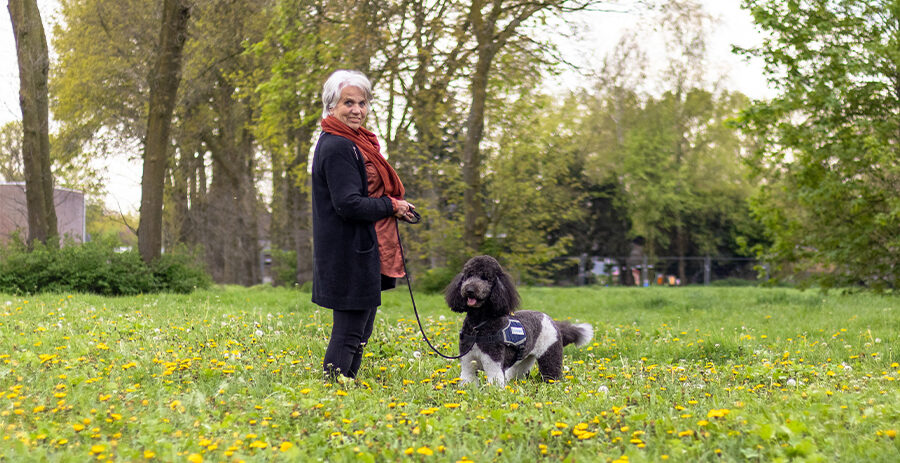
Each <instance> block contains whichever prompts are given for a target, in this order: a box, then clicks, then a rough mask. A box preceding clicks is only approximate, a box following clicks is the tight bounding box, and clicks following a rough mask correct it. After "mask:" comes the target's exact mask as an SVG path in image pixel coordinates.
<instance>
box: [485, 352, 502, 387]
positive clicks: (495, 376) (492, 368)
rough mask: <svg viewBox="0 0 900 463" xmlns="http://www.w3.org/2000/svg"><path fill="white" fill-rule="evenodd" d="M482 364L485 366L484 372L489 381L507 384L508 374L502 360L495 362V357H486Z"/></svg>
mask: <svg viewBox="0 0 900 463" xmlns="http://www.w3.org/2000/svg"><path fill="white" fill-rule="evenodd" d="M482 366H483V367H484V374H485V376H487V380H488V382H489V383H492V384H497V385H499V386H504V385H506V375H505V374H504V372H503V364H502V363H500V362H495V361H494V360H493V359H486V360H485V361H484V362H483V363H482Z"/></svg>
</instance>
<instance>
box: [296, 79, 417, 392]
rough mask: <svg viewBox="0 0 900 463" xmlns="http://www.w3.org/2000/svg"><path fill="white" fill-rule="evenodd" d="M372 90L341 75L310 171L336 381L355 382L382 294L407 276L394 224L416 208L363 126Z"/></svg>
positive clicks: (327, 96) (326, 96) (330, 87)
mask: <svg viewBox="0 0 900 463" xmlns="http://www.w3.org/2000/svg"><path fill="white" fill-rule="evenodd" d="M371 101H372V84H371V83H370V82H369V79H368V78H366V76H365V75H363V74H362V73H360V72H357V71H346V70H339V71H336V72H334V73H333V74H332V75H331V76H330V77H329V78H328V80H327V81H326V82H325V86H324V88H323V89H322V103H323V104H324V107H325V108H324V111H323V112H322V135H321V137H320V138H319V142H318V143H317V144H316V150H315V153H314V155H313V165H312V212H313V258H314V267H313V291H312V301H313V302H314V303H316V304H318V305H320V306H322V307H326V308H329V309H332V313H333V317H334V325H333V327H332V330H331V339H330V340H329V342H328V348H327V350H326V351H325V359H324V362H323V367H324V370H325V372H326V374H327V375H328V376H329V377H331V378H335V379H336V378H337V377H338V375H343V376H346V377H349V378H355V377H356V373H357V371H358V370H359V366H360V362H361V361H362V356H363V347H364V346H365V345H366V343H367V342H368V340H369V336H370V335H371V334H372V326H373V324H374V322H375V313H376V311H377V309H378V306H379V305H381V291H382V290H384V289H390V288H393V287H394V286H395V280H394V279H395V278H398V277H402V276H404V275H405V274H404V271H403V259H402V257H401V253H400V249H399V241H398V236H397V226H396V220H397V218H398V217H408V215H410V214H412V212H411V210H412V209H413V206H412V205H411V204H409V203H408V202H406V201H405V200H404V199H403V195H404V189H403V183H401V182H400V178H399V177H398V176H397V172H396V171H394V169H393V168H392V167H391V165H390V164H388V162H387V160H385V158H384V157H383V156H382V155H381V151H380V148H379V145H378V139H377V137H376V136H375V134H373V133H372V132H370V131H368V130H366V129H365V128H364V127H363V122H365V120H366V115H367V114H368V112H369V103H370V102H371Z"/></svg>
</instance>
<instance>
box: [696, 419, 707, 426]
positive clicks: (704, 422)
mask: <svg viewBox="0 0 900 463" xmlns="http://www.w3.org/2000/svg"><path fill="white" fill-rule="evenodd" d="M708 424H709V421H706V420H700V421H698V422H697V426H706V425H708Z"/></svg>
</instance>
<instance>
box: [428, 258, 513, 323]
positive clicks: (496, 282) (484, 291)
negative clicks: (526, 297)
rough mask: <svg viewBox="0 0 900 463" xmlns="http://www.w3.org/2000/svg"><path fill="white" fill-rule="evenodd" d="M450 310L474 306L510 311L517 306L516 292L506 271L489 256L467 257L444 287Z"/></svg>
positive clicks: (483, 309)
mask: <svg viewBox="0 0 900 463" xmlns="http://www.w3.org/2000/svg"><path fill="white" fill-rule="evenodd" d="M444 297H445V299H446V300H447V305H448V306H450V309H451V310H453V311H454V312H469V311H474V310H479V311H482V312H484V311H490V312H496V313H497V315H507V314H511V313H512V312H513V311H514V310H515V309H516V308H517V307H518V306H519V293H518V292H517V291H516V287H515V285H514V284H513V281H512V278H510V276H509V274H507V273H506V272H505V271H503V267H501V266H500V263H499V262H497V259H494V258H493V257H491V256H478V257H473V258H471V259H469V261H468V262H466V265H465V266H463V269H462V271H461V272H460V273H459V274H457V275H456V277H454V278H453V281H452V282H451V283H450V284H449V285H448V286H447V289H446V290H444Z"/></svg>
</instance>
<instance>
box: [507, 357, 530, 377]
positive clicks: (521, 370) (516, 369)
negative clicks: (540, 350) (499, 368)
mask: <svg viewBox="0 0 900 463" xmlns="http://www.w3.org/2000/svg"><path fill="white" fill-rule="evenodd" d="M534 360H535V358H534V357H533V356H528V357H525V358H524V359H522V361H520V362H519V363H518V364H516V365H513V366H512V368H510V369H509V376H508V377H507V378H506V379H507V381H513V380H517V379H523V378H525V377H527V376H528V372H529V371H531V367H533V366H534Z"/></svg>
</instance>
